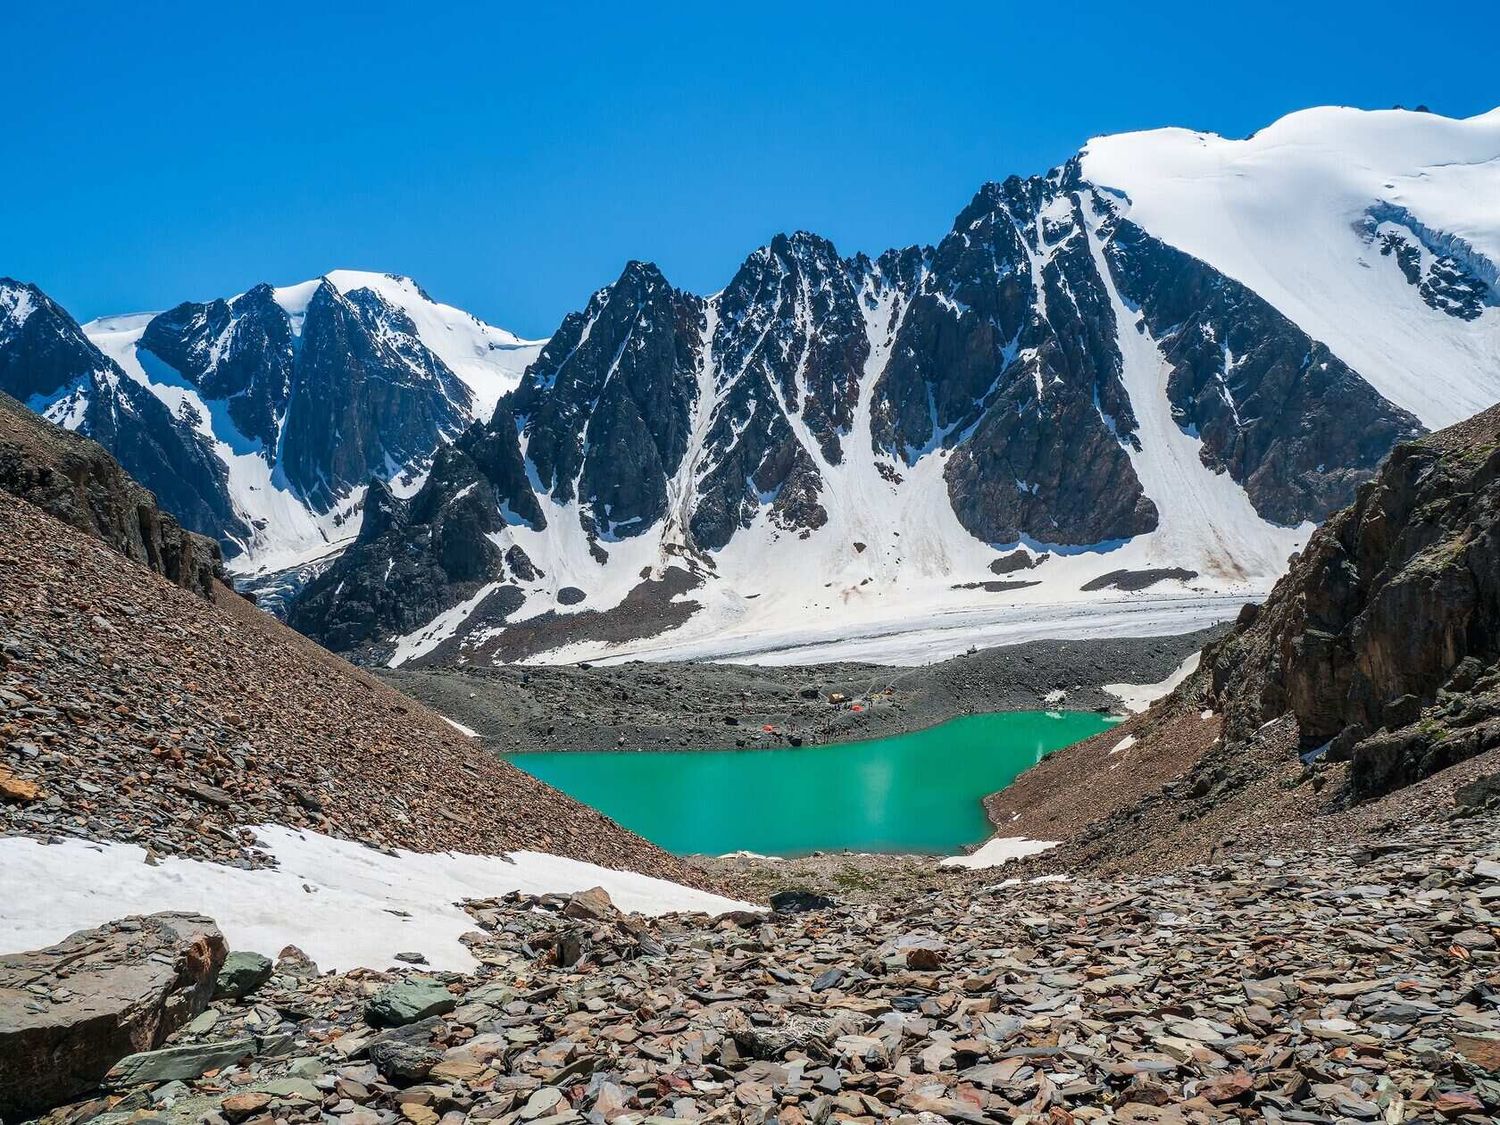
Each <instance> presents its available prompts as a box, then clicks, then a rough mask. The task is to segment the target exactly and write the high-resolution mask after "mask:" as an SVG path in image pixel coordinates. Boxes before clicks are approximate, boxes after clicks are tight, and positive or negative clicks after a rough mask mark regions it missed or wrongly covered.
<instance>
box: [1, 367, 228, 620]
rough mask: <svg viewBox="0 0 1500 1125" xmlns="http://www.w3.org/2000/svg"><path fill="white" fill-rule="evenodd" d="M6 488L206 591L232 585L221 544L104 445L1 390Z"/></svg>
mask: <svg viewBox="0 0 1500 1125" xmlns="http://www.w3.org/2000/svg"><path fill="white" fill-rule="evenodd" d="M0 491H3V492H8V493H10V494H11V496H14V497H17V498H19V499H21V500H24V501H26V502H27V503H29V504H33V505H35V506H36V507H38V508H40V509H42V510H43V511H45V512H47V513H48V514H49V515H52V516H54V517H55V518H57V519H59V520H61V521H63V522H64V523H66V524H70V525H71V526H73V527H76V528H78V529H79V530H81V531H86V532H88V533H90V534H92V535H96V536H98V537H99V538H100V539H103V540H104V541H105V542H106V543H108V544H109V545H110V546H111V547H113V548H114V549H115V550H116V551H118V552H119V553H120V554H122V555H124V556H125V557H126V558H128V559H131V560H133V561H134V562H137V563H139V564H141V565H142V566H145V567H147V568H148V569H150V570H154V571H155V572H156V573H158V574H160V575H162V576H163V577H165V578H166V579H167V580H168V581H170V582H174V583H176V584H177V585H179V586H182V587H184V588H185V589H188V590H192V591H193V592H194V593H197V594H200V595H202V596H203V597H206V598H210V599H211V598H213V597H214V595H215V592H216V590H221V589H227V587H226V586H225V585H224V566H223V559H222V557H221V556H220V553H219V545H218V543H217V542H215V541H214V540H212V539H210V538H208V537H207V536H204V535H197V534H194V533H193V532H191V531H185V530H184V529H183V528H182V527H181V525H180V524H178V522H177V520H176V519H175V518H173V517H172V516H171V515H169V514H168V513H166V512H164V511H162V510H161V508H160V507H159V506H158V505H157V503H156V498H155V497H154V496H153V495H152V494H151V493H149V492H147V491H146V490H145V489H144V488H142V487H141V486H140V485H139V484H137V483H136V482H135V481H134V480H132V479H131V478H130V477H129V476H128V475H127V474H126V473H125V472H124V470H122V469H121V468H120V465H119V463H118V462H117V461H116V460H115V459H114V458H113V457H111V456H110V455H109V454H108V453H107V452H106V451H105V449H104V447H103V446H101V445H99V444H98V443H97V442H94V441H91V440H89V439H88V438H85V437H82V436H81V435H79V434H76V433H72V432H70V431H68V430H65V429H63V428H62V427H60V426H54V425H53V424H52V423H50V422H48V421H47V420H46V419H44V418H40V417H38V416H37V415H36V414H34V413H32V412H31V411H29V410H27V409H25V408H24V407H22V406H21V404H20V403H18V402H16V401H15V399H13V398H11V397H10V396H9V395H6V394H3V393H0Z"/></svg>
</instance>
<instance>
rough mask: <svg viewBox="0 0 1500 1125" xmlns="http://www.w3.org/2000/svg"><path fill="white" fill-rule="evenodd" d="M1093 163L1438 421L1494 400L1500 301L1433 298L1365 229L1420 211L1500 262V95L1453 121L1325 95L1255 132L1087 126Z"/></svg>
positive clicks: (1152, 214) (1390, 391) (1428, 421)
mask: <svg viewBox="0 0 1500 1125" xmlns="http://www.w3.org/2000/svg"><path fill="white" fill-rule="evenodd" d="M1083 174H1084V176H1085V177H1086V178H1087V179H1088V180H1089V181H1090V182H1092V183H1094V184H1097V185H1099V186H1100V187H1102V188H1108V189H1114V191H1116V192H1120V193H1123V194H1124V195H1125V196H1126V197H1127V204H1126V206H1125V208H1124V212H1125V214H1126V216H1127V217H1128V218H1129V219H1130V220H1131V221H1132V222H1135V223H1137V224H1138V225H1140V226H1142V227H1144V228H1145V229H1146V230H1147V231H1148V232H1150V233H1151V234H1153V235H1155V236H1156V237H1157V238H1160V239H1161V240H1162V241H1164V242H1168V243H1170V244H1171V245H1173V246H1176V247H1177V248H1178V249H1179V250H1183V251H1186V252H1187V253H1189V254H1192V255H1193V256H1194V257H1196V258H1200V259H1202V260H1203V261H1205V262H1207V263H1208V264H1209V265H1211V266H1213V267H1214V268H1215V269H1217V270H1219V271H1220V272H1221V273H1225V274H1228V275H1229V276H1230V277H1232V278H1234V279H1235V280H1237V281H1240V282H1243V283H1244V284H1246V285H1248V286H1249V287H1250V288H1251V289H1254V290H1255V291H1256V292H1257V293H1259V294H1260V295H1261V296H1262V297H1264V298H1265V299H1266V300H1267V301H1269V302H1270V303H1271V304H1272V305H1274V306H1275V307H1276V308H1277V309H1278V310H1279V311H1280V312H1281V313H1283V314H1284V315H1285V316H1287V317H1288V318H1290V319H1291V320H1292V321H1294V322H1295V323H1296V324H1297V325H1298V326H1299V327H1300V328H1301V329H1302V330H1303V331H1304V332H1306V333H1307V334H1308V335H1309V336H1311V337H1313V339H1315V340H1321V341H1322V342H1323V343H1325V344H1327V345H1328V346H1329V347H1330V348H1331V349H1332V350H1333V352H1334V354H1335V355H1337V356H1338V357H1339V358H1340V359H1342V360H1343V361H1344V362H1345V363H1347V364H1348V365H1349V366H1350V367H1352V368H1354V370H1356V371H1358V372H1359V373H1360V374H1361V375H1363V376H1364V377H1365V378H1366V379H1368V380H1369V381H1370V382H1371V383H1372V384H1373V385H1374V386H1375V389H1376V390H1378V391H1380V393H1381V394H1383V395H1384V396H1385V397H1386V398H1388V399H1390V400H1391V401H1392V402H1394V403H1395V404H1396V405H1397V406H1400V407H1403V408H1405V409H1407V410H1409V411H1411V412H1412V413H1413V414H1415V415H1416V416H1417V417H1418V418H1420V419H1421V420H1422V422H1423V423H1424V424H1425V425H1427V426H1428V427H1429V428H1433V429H1436V428H1438V427H1441V426H1447V425H1450V424H1452V423H1454V422H1457V421H1460V420H1461V419H1463V418H1467V417H1469V416H1470V415H1472V414H1476V413H1478V412H1479V411H1480V410H1483V409H1484V408H1485V407H1487V406H1490V405H1492V404H1493V403H1494V402H1495V401H1496V399H1497V398H1500V394H1497V393H1496V391H1497V382H1500V377H1497V373H1500V307H1497V306H1495V305H1491V306H1490V307H1489V308H1487V309H1486V310H1485V311H1484V313H1483V315H1482V316H1480V317H1479V318H1478V319H1477V320H1472V321H1464V320H1460V319H1458V318H1456V317H1452V316H1449V315H1447V314H1446V313H1443V312H1440V311H1438V310H1436V309H1433V308H1430V307H1429V306H1428V305H1426V304H1425V303H1424V302H1422V301H1421V300H1420V299H1419V298H1418V297H1417V296H1416V291H1415V289H1414V288H1413V287H1412V286H1411V285H1410V284H1408V283H1407V281H1406V279H1405V278H1404V277H1403V276H1402V275H1401V272H1400V271H1399V270H1398V269H1396V268H1395V267H1394V265H1393V264H1392V263H1391V261H1390V260H1389V259H1384V258H1382V257H1381V255H1380V251H1379V249H1378V248H1377V247H1375V246H1373V245H1372V244H1371V243H1370V241H1369V240H1368V238H1366V237H1365V236H1364V235H1363V234H1362V233H1361V231H1360V229H1359V227H1360V225H1361V223H1362V222H1363V221H1364V220H1365V219H1366V217H1367V215H1368V214H1369V213H1370V210H1371V208H1372V207H1377V205H1379V204H1382V203H1384V204H1388V205H1390V206H1392V207H1398V208H1402V209H1404V210H1405V211H1406V212H1409V213H1410V214H1411V215H1412V216H1413V217H1414V218H1415V219H1417V220H1418V221H1420V222H1421V223H1422V224H1424V225H1425V226H1426V227H1429V228H1431V229H1432V230H1434V231H1442V232H1445V233H1446V234H1449V235H1452V236H1455V237H1457V238H1459V239H1462V240H1464V241H1465V242H1466V243H1468V245H1469V246H1470V247H1472V248H1473V249H1474V250H1475V251H1477V252H1478V253H1479V254H1480V255H1482V256H1483V257H1484V258H1485V259H1487V260H1488V262H1489V263H1490V265H1491V268H1493V266H1494V265H1495V264H1496V263H1500V109H1495V110H1492V111H1490V112H1489V113H1485V114H1481V115H1479V116H1477V117H1471V118H1468V119H1467V120H1454V119H1451V118H1447V117H1441V116H1438V115H1437V114H1430V113H1408V112H1405V111H1399V110H1381V111H1375V112H1370V111H1366V110H1358V109H1345V108H1335V107H1324V108H1320V109H1308V110H1304V111H1302V112H1300V113H1293V114H1289V115H1288V116H1286V117H1283V118H1282V119H1281V120H1279V121H1277V122H1275V123H1274V124H1272V125H1269V126H1267V127H1266V128H1264V129H1262V130H1261V131H1260V132H1258V133H1256V134H1255V135H1254V136H1253V137H1250V138H1249V139H1247V140H1239V141H1237V140H1228V139H1226V138H1224V137H1219V136H1216V135H1214V134H1212V133H1195V132H1192V131H1190V130H1187V129H1154V130H1151V131H1150V132H1142V133H1122V134H1120V135H1117V136H1112V137H1098V138H1095V139H1094V140H1091V141H1090V142H1089V143H1088V145H1087V146H1086V147H1085V148H1084V150H1083Z"/></svg>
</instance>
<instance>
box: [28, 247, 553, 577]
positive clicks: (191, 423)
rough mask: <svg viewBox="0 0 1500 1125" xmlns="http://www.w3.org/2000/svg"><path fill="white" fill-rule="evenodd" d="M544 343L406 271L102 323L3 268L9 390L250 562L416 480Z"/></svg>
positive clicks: (275, 558) (273, 555) (346, 275)
mask: <svg viewBox="0 0 1500 1125" xmlns="http://www.w3.org/2000/svg"><path fill="white" fill-rule="evenodd" d="M535 351H536V347H535V346H534V345H532V344H529V343H527V342H526V341H522V340H519V339H518V338H516V337H515V336H513V335H511V334H510V333H507V332H505V331H503V330H502V329H497V328H494V327H492V326H490V325H486V324H483V323H482V322H480V321H479V320H477V319H476V318H474V317H472V316H469V315H468V314H467V313H463V312H461V311H460V310H457V309H453V308H451V307H450V306H447V305H442V304H439V303H437V302H435V301H433V299H432V298H431V297H429V296H428V295H427V294H426V293H425V292H424V291H423V290H422V289H421V288H420V287H418V286H417V285H416V284H415V283H414V282H412V281H410V280H409V279H406V278H399V277H394V276H391V275H382V274H365V273H358V272H353V271H334V272H332V273H330V274H328V275H327V276H325V277H323V278H319V279H316V280H314V281H311V282H306V283H302V284H299V285H293V286H285V287H281V288H273V287H272V286H270V285H266V284H260V285H256V286H254V287H253V288H252V289H250V290H249V291H248V292H246V293H243V294H240V295H239V296H236V297H232V298H229V299H227V300H226V299H220V300H214V301H208V302H186V303H184V304H181V305H178V306H176V307H175V308H172V309H170V310H168V311H166V312H163V313H160V314H144V315H139V316H125V317H107V318H103V319H101V320H98V321H94V322H91V323H90V324H88V325H86V326H79V325H78V324H77V323H76V322H75V321H73V319H72V318H71V317H69V316H68V315H67V313H66V312H64V311H63V310H62V309H61V308H60V307H58V306H57V305H56V304H55V302H52V301H51V300H50V299H49V298H47V297H46V296H45V295H44V294H42V293H41V292H40V291H39V290H37V289H36V287H35V286H29V285H24V284H22V283H20V282H15V281H10V280H8V279H7V280H5V281H0V390H3V391H7V392H9V393H10V394H12V395H13V396H15V397H16V398H18V399H20V400H21V401H22V402H24V403H26V404H27V405H28V406H30V407H31V408H32V409H34V410H36V411H38V412H39V413H42V414H44V415H46V416H47V417H48V418H50V419H51V420H53V421H56V422H59V423H60V424H62V425H64V426H65V427H67V428H69V429H77V430H79V431H80V432H83V433H85V434H87V435H88V436H91V437H94V438H95V439H96V440H98V441H100V443H101V444H103V445H104V446H105V447H106V448H107V449H108V450H109V451H110V452H111V453H113V454H114V455H116V456H117V457H118V458H119V459H120V460H121V461H122V463H124V464H125V466H126V468H127V469H128V470H130V471H132V472H133V473H135V475H136V476H137V477H138V478H139V479H141V480H142V481H143V483H145V484H146V485H147V487H150V488H152V489H153V490H154V491H156V492H158V493H159V494H160V495H161V496H162V497H163V501H164V503H166V504H167V505H168V506H169V507H170V508H172V509H173V510H174V511H178V512H179V513H180V514H181V518H182V519H183V520H184V521H185V522H186V524H187V526H189V527H190V528H191V529H193V530H195V531H199V532H201V533H204V534H209V535H213V536H214V537H216V538H218V539H219V540H220V541H221V543H222V544H223V546H224V549H225V552H226V554H228V555H229V556H230V559H231V564H232V565H234V566H236V567H237V568H238V569H240V570H242V571H243V570H245V569H246V568H249V569H250V570H252V571H253V570H257V569H264V568H267V567H270V568H272V569H274V568H277V567H281V566H285V565H288V564H291V563H298V562H304V561H307V560H309V559H312V558H315V557H316V556H318V555H319V554H327V553H328V552H329V551H330V550H331V549H336V548H337V547H338V546H339V545H340V544H341V543H342V541H343V540H345V539H347V538H348V537H350V536H352V535H353V534H354V532H355V531H356V530H357V529H358V526H359V517H360V506H361V501H362V498H363V494H364V489H365V486H366V484H367V482H368V481H369V480H370V479H371V477H372V476H373V477H377V478H379V479H380V480H381V481H382V482H387V483H389V484H390V485H391V486H393V487H397V488H403V487H404V488H406V489H407V490H410V489H411V488H413V487H415V485H416V483H418V482H419V481H420V477H421V474H422V473H423V472H424V471H425V469H426V466H427V465H428V464H429V463H430V461H431V458H432V456H433V453H434V452H435V450H436V449H437V448H438V446H439V445H440V444H442V443H443V442H444V441H446V440H448V439H451V438H453V437H455V436H457V434H458V433H459V432H461V431H462V429H463V428H464V427H465V426H466V425H468V423H469V422H471V421H472V420H474V419H475V418H480V417H483V418H488V416H489V413H490V412H491V411H492V410H493V408H494V403H495V400H496V399H497V398H498V397H499V395H500V394H501V393H503V391H505V390H507V389H509V388H510V387H511V386H513V385H514V382H515V380H516V378H517V377H518V376H519V373H520V370H521V369H522V368H523V367H524V366H525V364H526V362H527V360H528V359H529V358H530V357H531V356H532V355H534V354H535Z"/></svg>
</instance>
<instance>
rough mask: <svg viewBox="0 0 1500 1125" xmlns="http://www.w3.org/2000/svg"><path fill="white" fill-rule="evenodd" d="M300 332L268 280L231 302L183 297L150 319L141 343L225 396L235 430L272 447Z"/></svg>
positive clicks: (214, 394)
mask: <svg viewBox="0 0 1500 1125" xmlns="http://www.w3.org/2000/svg"><path fill="white" fill-rule="evenodd" d="M297 343H298V341H297V338H296V336H295V335H294V334H293V332H292V324H291V318H290V317H289V316H288V315H287V314H286V312H285V311H284V310H283V309H282V308H281V306H280V305H278V304H277V303H276V299H275V295H274V293H273V292H272V289H271V287H270V286H269V285H265V284H261V285H257V286H256V287H255V288H254V289H251V290H250V291H249V292H248V293H245V294H242V295H241V296H239V297H235V298H234V299H233V300H229V301H224V300H218V301H211V302H209V303H207V304H195V303H193V302H186V303H184V304H181V305H178V306H177V307H176V308H174V309H169V310H168V311H167V312H164V313H162V314H161V315H160V316H157V317H154V318H152V320H151V322H150V323H149V324H148V325H146V331H145V332H144V334H143V335H142V336H141V347H142V348H143V349H145V350H146V351H148V352H151V353H152V354H153V355H156V356H157V357H159V358H160V359H162V360H164V361H165V362H166V363H167V364H168V365H169V366H171V367H172V368H174V369H175V370H176V371H178V372H179V373H181V374H182V375H183V376H184V377H186V378H187V379H189V380H191V381H192V382H193V384H194V385H196V386H197V387H198V389H199V390H201V391H202V392H203V394H204V397H205V398H208V399H224V400H226V401H227V402H228V405H229V415H230V417H231V418H233V419H234V422H235V425H237V426H238V427H239V429H240V432H241V433H243V434H245V435H246V436H247V437H252V438H256V439H258V440H259V441H261V442H263V443H264V444H265V445H266V446H268V447H272V448H274V447H275V445H276V442H277V439H278V437H279V436H280V429H281V420H282V416H283V415H284V413H285V411H286V406H287V400H288V398H289V397H290V396H291V393H292V384H293V368H294V364H295V361H296V356H297Z"/></svg>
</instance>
